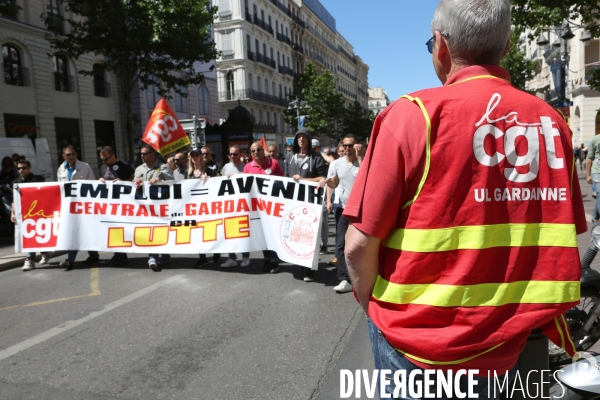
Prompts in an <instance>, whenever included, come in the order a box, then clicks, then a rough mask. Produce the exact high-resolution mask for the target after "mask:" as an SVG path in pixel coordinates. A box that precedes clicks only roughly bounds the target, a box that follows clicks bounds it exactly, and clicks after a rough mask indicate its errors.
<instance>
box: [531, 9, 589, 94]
mask: <svg viewBox="0 0 600 400" xmlns="http://www.w3.org/2000/svg"><path fill="white" fill-rule="evenodd" d="M571 26H573V27H575V28H583V26H580V25H575V24H571V23H570V22H569V21H567V20H565V21H564V22H563V24H562V25H561V26H556V27H554V28H549V29H548V33H550V32H553V33H555V34H556V40H555V41H554V42H553V43H552V46H553V47H556V48H557V49H558V48H560V60H561V65H560V71H559V72H560V78H559V79H558V80H559V82H560V83H561V84H562V85H561V87H560V88H559V89H560V90H558V91H557V92H556V96H557V97H558V99H559V100H561V101H564V100H566V96H565V88H566V86H567V71H568V67H569V60H570V57H569V48H568V43H569V41H570V40H571V39H573V38H574V37H575V34H574V33H573V31H572V30H571ZM586 34H587V35H586ZM591 38H592V37H591V35H590V34H589V32H584V33H583V35H582V36H581V38H580V39H579V40H581V41H582V42H583V43H584V44H588V43H589V41H590V40H591ZM536 43H537V45H538V46H547V45H548V44H549V43H550V41H549V40H548V39H547V38H546V37H545V36H544V35H543V34H542V35H540V36H539V38H538V40H537V42H536ZM551 53H553V52H551ZM549 64H550V63H549ZM555 65H556V63H555ZM551 67H552V64H551ZM551 69H552V68H551ZM554 71H556V69H554ZM554 71H553V72H554ZM556 83H557V82H556V81H555V84H556Z"/></svg>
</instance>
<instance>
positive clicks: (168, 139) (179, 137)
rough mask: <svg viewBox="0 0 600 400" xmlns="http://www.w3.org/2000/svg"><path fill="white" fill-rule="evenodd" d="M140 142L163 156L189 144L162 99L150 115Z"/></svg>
mask: <svg viewBox="0 0 600 400" xmlns="http://www.w3.org/2000/svg"><path fill="white" fill-rule="evenodd" d="M142 141H143V142H146V143H148V144H149V145H150V146H152V148H153V149H154V150H156V151H158V152H159V153H160V155H163V156H164V155H165V154H169V153H172V152H173V151H175V150H177V149H180V148H182V147H185V146H187V145H189V144H190V138H189V137H188V135H187V133H185V130H184V129H183V127H182V126H181V124H180V123H179V121H178V120H177V117H176V116H175V114H174V113H173V110H171V107H169V105H168V104H167V102H166V101H165V99H163V98H161V99H160V101H159V102H158V104H157V105H156V107H154V111H152V115H150V120H149V121H148V125H147V126H146V130H145V131H144V135H143V136H142Z"/></svg>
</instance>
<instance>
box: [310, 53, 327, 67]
mask: <svg viewBox="0 0 600 400" xmlns="http://www.w3.org/2000/svg"><path fill="white" fill-rule="evenodd" d="M310 57H311V58H312V59H314V60H316V61H318V62H320V63H321V64H323V65H325V60H324V59H323V57H321V56H320V55H318V54H317V53H310Z"/></svg>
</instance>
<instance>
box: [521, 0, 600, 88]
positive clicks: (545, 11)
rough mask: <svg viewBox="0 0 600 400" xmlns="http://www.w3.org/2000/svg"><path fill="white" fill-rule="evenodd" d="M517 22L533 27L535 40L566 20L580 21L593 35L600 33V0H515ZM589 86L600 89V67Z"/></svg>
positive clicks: (523, 27) (593, 73)
mask: <svg viewBox="0 0 600 400" xmlns="http://www.w3.org/2000/svg"><path fill="white" fill-rule="evenodd" d="M511 2H512V4H513V11H512V19H513V24H514V25H515V26H516V27H518V28H519V29H525V28H530V29H532V30H533V31H534V32H533V33H532V34H530V35H529V40H535V39H536V38H537V37H538V36H539V35H540V34H543V33H544V32H545V31H547V29H548V28H549V27H557V26H561V25H562V24H563V23H564V21H565V20H568V21H574V20H580V21H581V23H582V25H583V26H585V29H586V30H587V31H588V32H590V34H591V35H592V37H599V36H600V3H599V2H598V1H597V0H512V1H511ZM590 78H591V79H590V80H589V85H590V87H591V88H592V89H595V90H600V70H594V71H592V73H591V77H590Z"/></svg>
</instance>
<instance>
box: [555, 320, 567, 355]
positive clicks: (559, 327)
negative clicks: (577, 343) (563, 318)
mask: <svg viewBox="0 0 600 400" xmlns="http://www.w3.org/2000/svg"><path fill="white" fill-rule="evenodd" d="M554 323H555V324H556V330H557V331H558V334H559V335H560V348H561V349H563V350H564V351H567V349H566V347H565V336H564V335H563V332H562V328H561V326H560V324H559V323H558V317H557V318H554Z"/></svg>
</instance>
